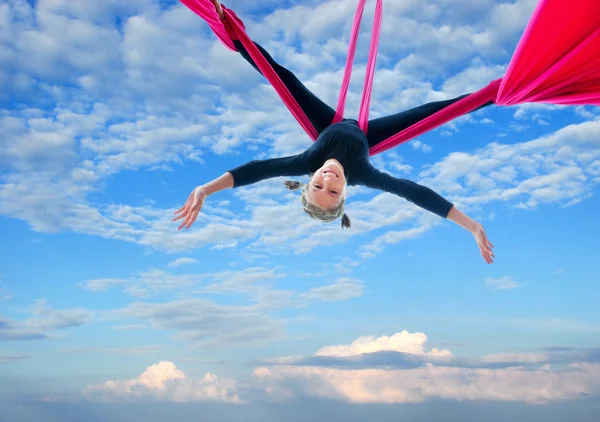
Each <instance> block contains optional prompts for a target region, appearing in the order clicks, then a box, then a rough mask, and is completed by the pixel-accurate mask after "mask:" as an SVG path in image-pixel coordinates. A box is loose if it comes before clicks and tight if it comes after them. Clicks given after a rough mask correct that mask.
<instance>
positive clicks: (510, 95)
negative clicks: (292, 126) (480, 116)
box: [181, 0, 600, 155]
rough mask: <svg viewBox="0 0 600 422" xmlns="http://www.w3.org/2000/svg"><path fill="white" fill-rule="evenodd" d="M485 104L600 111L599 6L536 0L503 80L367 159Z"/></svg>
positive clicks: (365, 103) (198, 4)
mask: <svg viewBox="0 0 600 422" xmlns="http://www.w3.org/2000/svg"><path fill="white" fill-rule="evenodd" d="M181 1H182V3H184V4H185V5H186V6H187V7H189V8H190V9H191V10H192V11H194V12H195V13H196V14H198V15H199V16H200V17H202V18H203V19H204V20H206V21H207V22H208V24H209V26H210V28H211V29H212V30H213V32H215V34H216V35H217V37H218V38H219V39H220V40H221V42H222V43H223V44H225V46H227V47H228V48H229V49H231V50H234V51H235V50H236V49H235V46H234V44H233V42H232V40H231V37H230V36H229V34H228V32H227V30H226V29H225V26H224V25H223V23H222V22H221V21H220V19H219V16H218V14H217V12H216V10H215V7H214V5H213V4H212V3H211V2H210V0H181ZM365 3H366V0H359V4H358V7H357V10H356V14H355V17H354V24H353V27H352V34H351V37H350V46H349V48H348V58H347V60H346V68H345V70H344V79H343V82H342V88H341V90H340V96H339V100H338V106H337V109H336V114H335V117H334V119H333V122H332V123H336V122H339V121H341V120H342V119H343V117H344V106H345V102H346V95H347V92H348V86H349V83H350V75H351V72H352V65H353V62H354V53H355V51H356V43H357V40H358V31H359V29H360V21H361V18H362V13H363V10H364V6H365ZM382 9H383V5H382V0H377V5H376V9H375V18H374V21H373V35H372V38H371V46H370V49H369V58H368V62H367V76H366V78H365V84H364V89H363V96H362V101H361V107H360V112H359V119H358V122H359V126H360V128H361V129H362V130H363V131H364V132H365V133H366V132H367V124H368V116H369V105H370V100H371V90H372V86H373V75H374V71H375V61H376V55H377V47H378V44H379V33H380V27H381V16H382ZM223 11H224V14H225V17H226V18H227V20H228V22H229V23H230V24H231V27H232V29H233V31H234V33H235V35H236V37H237V38H238V39H239V40H240V42H241V43H242V44H243V45H244V47H245V48H246V50H247V51H248V53H249V54H250V56H251V57H252V59H253V60H254V62H255V63H256V65H257V66H258V68H259V69H260V70H261V72H262V73H263V75H264V76H265V77H266V78H267V80H268V81H269V82H270V83H271V84H272V85H273V87H274V88H275V90H276V92H277V93H278V94H279V96H280V97H281V99H282V100H283V102H284V103H285V104H286V106H287V107H288V109H289V110H290V111H291V113H292V115H293V116H294V117H295V118H296V120H298V122H299V123H300V125H301V126H302V128H303V129H304V130H305V131H306V133H308V135H309V136H310V137H311V138H312V139H313V140H315V139H317V137H318V133H317V131H316V130H315V128H314V127H313V126H312V124H311V123H310V121H309V120H308V117H306V115H305V114H304V112H303V111H302V109H301V108H300V106H299V105H298V103H297V102H296V100H295V99H294V98H293V97H292V95H291V94H290V92H289V91H288V89H287V88H286V87H285V85H284V84H283V82H282V81H281V79H280V78H279V76H277V74H276V73H275V71H274V70H273V68H272V67H271V66H270V65H269V63H268V62H267V60H266V59H265V58H264V57H263V55H262V54H261V53H260V51H259V50H258V49H257V48H256V46H255V45H254V43H253V42H252V40H251V39H250V38H249V37H248V35H247V34H246V30H245V27H244V24H243V22H242V21H241V20H240V19H239V18H238V17H237V15H236V14H235V13H234V12H233V11H232V10H230V9H228V8H226V7H224V6H223ZM490 101H493V102H494V103H496V104H497V105H501V106H511V105H516V104H523V103H533V102H539V103H549V104H563V105H600V0H540V1H539V3H538V5H537V7H536V9H535V11H534V13H533V15H532V17H531V19H530V21H529V23H528V25H527V27H526V29H525V32H524V33H523V36H522V37H521V40H520V41H519V44H518V46H517V49H516V50H515V52H514V54H513V57H512V59H511V61H510V64H509V66H508V69H507V71H506V74H505V75H504V76H503V77H502V78H500V79H497V80H495V81H492V82H490V83H489V84H488V85H487V86H486V87H484V88H482V89H480V90H479V91H477V92H475V93H473V94H471V95H468V96H467V97H465V98H463V99H461V100H459V101H457V102H455V103H453V104H451V105H449V106H448V107H445V108H444V109H442V110H440V111H438V112H437V113H435V114H433V115H431V116H429V117H428V118H426V119H423V120H421V121H419V122H417V123H415V124H414V125H412V126H410V127H408V128H406V129H404V130H403V131H401V132H399V133H397V134H395V135H393V136H391V137H389V138H388V139H386V140H384V141H382V142H380V143H379V144H377V145H376V146H375V147H373V148H371V149H370V150H369V154H370V155H375V154H378V153H380V152H383V151H386V150H388V149H390V148H393V147H394V146H396V145H399V144H401V143H403V142H406V141H408V140H410V139H413V138H415V137H417V136H420V135H422V134H423V133H425V132H428V131H430V130H433V129H435V128H437V127H439V126H441V125H443V124H445V123H447V122H448V121H450V120H452V119H455V118H457V117H460V116H462V115H464V114H466V113H469V112H470V111H472V110H474V109H476V108H478V107H480V106H482V105H484V104H486V103H488V102H490Z"/></svg>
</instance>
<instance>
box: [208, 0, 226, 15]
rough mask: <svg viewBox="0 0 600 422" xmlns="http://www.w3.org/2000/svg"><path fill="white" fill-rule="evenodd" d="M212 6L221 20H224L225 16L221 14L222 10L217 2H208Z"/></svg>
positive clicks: (214, 0) (217, 0)
mask: <svg viewBox="0 0 600 422" xmlns="http://www.w3.org/2000/svg"><path fill="white" fill-rule="evenodd" d="M210 1H211V2H212V4H214V5H215V9H217V13H218V14H219V17H220V18H221V19H225V15H224V14H223V8H222V7H221V3H220V2H219V0H210Z"/></svg>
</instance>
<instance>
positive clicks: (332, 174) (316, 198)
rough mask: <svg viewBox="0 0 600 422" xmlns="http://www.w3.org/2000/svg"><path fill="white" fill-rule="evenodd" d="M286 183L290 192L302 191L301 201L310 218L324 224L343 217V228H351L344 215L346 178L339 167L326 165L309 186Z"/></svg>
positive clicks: (310, 181)
mask: <svg viewBox="0 0 600 422" xmlns="http://www.w3.org/2000/svg"><path fill="white" fill-rule="evenodd" d="M284 183H285V185H286V186H287V188H288V189H290V190H296V189H302V194H301V195H300V201H301V202H302V206H303V207H304V211H305V212H306V213H307V214H308V215H309V216H311V217H312V218H314V219H315V220H320V221H324V222H330V221H334V220H337V219H338V218H339V217H342V228H349V227H350V225H351V224H350V218H349V217H348V216H347V215H346V213H344V206H345V203H346V193H347V190H346V177H345V175H344V172H343V170H342V169H341V168H340V167H339V166H337V165H335V164H331V163H329V164H328V163H326V164H325V165H323V167H321V168H320V169H318V170H317V171H316V172H314V173H313V174H312V175H311V176H310V180H309V182H308V184H307V185H303V184H302V183H299V182H292V181H287V182H284Z"/></svg>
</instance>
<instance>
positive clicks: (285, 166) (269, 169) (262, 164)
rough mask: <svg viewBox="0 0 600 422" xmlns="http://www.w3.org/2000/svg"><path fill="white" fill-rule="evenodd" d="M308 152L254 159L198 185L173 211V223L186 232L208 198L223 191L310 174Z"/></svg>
mask: <svg viewBox="0 0 600 422" xmlns="http://www.w3.org/2000/svg"><path fill="white" fill-rule="evenodd" d="M309 157H310V150H309V151H306V152H304V153H302V154H299V155H294V156H290V157H282V158H271V159H268V160H254V161H250V162H249V163H246V164H244V165H241V166H239V167H237V168H235V169H233V170H230V171H228V172H226V173H225V174H223V175H222V176H220V177H218V178H216V179H214V180H212V181H211V182H208V183H206V184H204V185H201V186H197V187H196V188H195V189H194V190H193V191H192V193H190V195H189V196H188V198H187V200H186V202H185V204H184V205H183V207H181V208H180V209H178V210H177V211H175V214H176V215H177V214H179V215H177V216H176V217H175V218H173V221H177V220H180V219H184V220H183V223H181V225H180V226H179V230H181V229H182V228H183V227H185V228H187V229H189V228H190V227H191V226H192V224H194V222H195V221H196V218H198V214H199V213H200V210H201V209H202V206H203V205H204V202H205V201H206V198H207V197H208V196H209V195H212V194H214V193H217V192H220V191H222V190H223V189H229V188H235V187H240V186H246V185H251V184H253V183H257V182H260V181H261V180H265V179H270V178H273V177H278V176H300V175H303V174H308V173H309V172H310V165H311V162H310V160H309Z"/></svg>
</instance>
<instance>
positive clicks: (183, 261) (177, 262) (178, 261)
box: [168, 258, 198, 267]
mask: <svg viewBox="0 0 600 422" xmlns="http://www.w3.org/2000/svg"><path fill="white" fill-rule="evenodd" d="M197 263H198V260H197V259H194V258H177V259H176V260H174V261H171V262H169V264H168V266H169V267H181V266H182V265H189V264H197Z"/></svg>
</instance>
